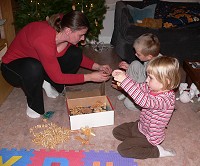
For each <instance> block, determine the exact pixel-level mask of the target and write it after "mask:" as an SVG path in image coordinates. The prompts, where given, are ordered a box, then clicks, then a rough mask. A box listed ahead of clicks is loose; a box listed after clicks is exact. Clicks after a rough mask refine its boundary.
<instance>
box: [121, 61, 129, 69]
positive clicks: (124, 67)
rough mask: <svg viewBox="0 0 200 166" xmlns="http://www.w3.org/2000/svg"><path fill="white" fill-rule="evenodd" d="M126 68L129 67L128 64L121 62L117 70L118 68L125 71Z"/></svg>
mask: <svg viewBox="0 0 200 166" xmlns="http://www.w3.org/2000/svg"><path fill="white" fill-rule="evenodd" d="M128 67H129V64H128V63H127V62H125V61H121V62H120V63H119V68H120V69H124V70H127V69H128Z"/></svg>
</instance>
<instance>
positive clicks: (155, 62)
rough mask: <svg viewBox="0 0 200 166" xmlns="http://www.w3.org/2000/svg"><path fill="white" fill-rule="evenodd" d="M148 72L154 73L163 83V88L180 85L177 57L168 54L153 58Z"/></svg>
mask: <svg viewBox="0 0 200 166" xmlns="http://www.w3.org/2000/svg"><path fill="white" fill-rule="evenodd" d="M147 73H148V74H152V75H153V76H154V77H155V78H156V79H157V80H158V81H159V82H160V83H162V84H163V90H171V89H175V88H177V87H178V86H179V83H180V69H179V62H178V60H177V59H176V58H173V57H168V56H159V57H155V58H153V59H152V60H150V61H149V63H148V65H147Z"/></svg>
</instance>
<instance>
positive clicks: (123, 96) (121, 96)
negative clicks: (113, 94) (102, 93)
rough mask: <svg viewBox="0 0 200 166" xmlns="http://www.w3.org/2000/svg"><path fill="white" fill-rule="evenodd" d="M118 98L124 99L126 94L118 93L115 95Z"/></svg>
mask: <svg viewBox="0 0 200 166" xmlns="http://www.w3.org/2000/svg"><path fill="white" fill-rule="evenodd" d="M117 98H118V100H120V101H121V100H124V99H125V98H126V96H125V95H124V94H121V95H118V96H117Z"/></svg>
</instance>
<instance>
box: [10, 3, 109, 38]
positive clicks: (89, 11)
mask: <svg viewBox="0 0 200 166" xmlns="http://www.w3.org/2000/svg"><path fill="white" fill-rule="evenodd" d="M16 6H17V8H16V10H15V13H14V17H15V22H14V24H15V26H16V29H17V30H19V29H21V28H22V27H23V26H25V25H26V24H28V23H30V22H33V21H40V20H45V19H46V17H47V16H51V15H52V14H56V13H63V14H65V13H67V12H69V11H72V10H78V11H81V12H83V13H84V14H85V15H86V16H87V18H88V20H89V22H90V30H89V32H88V34H87V36H86V37H87V40H88V41H91V40H94V41H98V36H99V34H100V31H101V29H103V20H104V18H105V13H106V10H107V6H106V5H105V0H16Z"/></svg>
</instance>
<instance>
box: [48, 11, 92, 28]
mask: <svg viewBox="0 0 200 166" xmlns="http://www.w3.org/2000/svg"><path fill="white" fill-rule="evenodd" d="M47 21H48V23H49V25H51V26H52V27H53V28H54V29H55V30H56V31H57V32H60V31H61V30H62V29H64V28H66V27H68V28H70V29H71V30H72V31H76V30H81V29H84V28H88V29H89V21H88V19H87V17H86V16H85V15H84V14H83V13H82V12H80V11H71V12H69V13H67V14H65V15H62V14H54V15H52V16H51V17H50V18H49V19H48V20H47Z"/></svg>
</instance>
